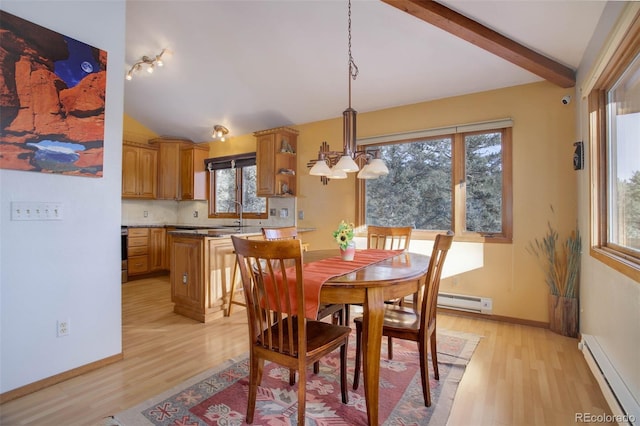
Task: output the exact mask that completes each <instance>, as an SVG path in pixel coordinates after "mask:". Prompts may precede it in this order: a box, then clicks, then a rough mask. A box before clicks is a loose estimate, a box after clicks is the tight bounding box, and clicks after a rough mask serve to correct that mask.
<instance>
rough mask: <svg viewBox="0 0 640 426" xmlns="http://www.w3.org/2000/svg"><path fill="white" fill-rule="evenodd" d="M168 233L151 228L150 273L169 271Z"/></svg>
mask: <svg viewBox="0 0 640 426" xmlns="http://www.w3.org/2000/svg"><path fill="white" fill-rule="evenodd" d="M166 247H167V231H166V230H165V229H164V228H149V272H155V271H161V270H163V269H168V265H167V263H166Z"/></svg>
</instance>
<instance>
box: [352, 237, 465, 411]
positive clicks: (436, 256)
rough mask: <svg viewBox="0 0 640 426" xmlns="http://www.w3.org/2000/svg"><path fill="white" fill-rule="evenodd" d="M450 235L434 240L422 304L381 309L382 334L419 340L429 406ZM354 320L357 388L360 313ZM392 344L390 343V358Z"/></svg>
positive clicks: (436, 354)
mask: <svg viewBox="0 0 640 426" xmlns="http://www.w3.org/2000/svg"><path fill="white" fill-rule="evenodd" d="M452 241H453V235H449V234H447V235H444V234H439V235H437V236H436V240H435V242H434V243H433V250H432V252H431V259H430V261H429V269H428V270H427V273H426V274H425V276H424V280H423V282H422V285H421V296H422V297H421V298H420V299H422V300H421V308H420V310H419V311H418V310H415V309H413V308H409V307H405V306H398V305H387V306H386V309H385V313H384V323H383V326H382V335H383V336H387V337H393V338H396V339H404V340H411V341H414V342H417V343H418V352H419V356H420V376H421V378H422V393H423V394H424V404H425V405H426V406H427V407H430V406H431V392H430V390H429V373H428V368H427V357H428V353H429V347H428V344H429V342H430V343H431V361H432V363H433V375H434V377H435V379H436V380H439V379H440V375H439V373H438V353H437V351H436V306H437V303H438V289H439V288H440V276H441V275H442V267H443V265H444V260H445V258H446V257H447V252H448V251H449V248H450V247H451V243H452ZM353 321H354V322H355V324H356V362H355V372H354V375H353V388H354V389H357V388H358V384H359V381H360V362H361V361H360V358H361V356H362V354H361V352H362V349H361V347H362V317H358V318H355V319H354V320H353ZM391 348H392V345H389V359H392V358H393V351H392V349H391Z"/></svg>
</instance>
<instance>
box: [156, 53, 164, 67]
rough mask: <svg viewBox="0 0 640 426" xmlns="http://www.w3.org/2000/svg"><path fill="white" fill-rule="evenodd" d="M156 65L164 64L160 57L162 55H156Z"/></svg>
mask: <svg viewBox="0 0 640 426" xmlns="http://www.w3.org/2000/svg"><path fill="white" fill-rule="evenodd" d="M156 65H157V66H159V67H161V66H163V65H164V62H162V59H161V58H160V55H158V56H156Z"/></svg>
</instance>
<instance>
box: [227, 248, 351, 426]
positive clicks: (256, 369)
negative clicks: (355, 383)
mask: <svg viewBox="0 0 640 426" xmlns="http://www.w3.org/2000/svg"><path fill="white" fill-rule="evenodd" d="M231 240H232V241H233V246H234V248H235V251H236V256H237V259H238V265H239V269H240V275H241V277H242V280H241V281H242V286H243V289H244V296H245V301H246V305H247V309H246V311H247V320H248V325H249V363H250V367H249V397H248V401H247V416H246V421H247V423H251V422H252V421H253V415H254V412H255V405H256V395H257V391H258V386H259V384H260V383H261V381H262V372H263V368H264V362H265V360H267V361H271V362H275V363H277V364H280V365H282V366H283V367H285V368H288V369H289V370H290V371H291V370H294V371H297V372H298V375H299V381H298V424H299V425H304V424H305V421H304V418H305V402H306V385H307V367H308V366H310V365H311V364H313V363H315V362H316V361H318V360H320V359H321V358H322V357H323V356H325V355H327V354H329V353H331V352H333V351H334V350H336V349H338V348H340V385H341V393H342V402H343V403H345V404H346V403H347V402H348V393H347V377H346V376H347V346H348V342H349V333H350V331H351V330H350V329H349V328H348V327H344V326H341V325H336V324H330V323H327V322H324V321H317V320H309V319H307V318H305V315H304V311H305V307H304V302H303V301H304V293H305V289H304V282H303V276H302V268H303V266H302V249H301V245H300V240H298V239H289V240H277V241H261V240H248V239H244V238H238V237H236V236H231ZM294 277H295V291H292V290H290V286H289V284H288V279H289V278H291V279H293V278H294ZM269 294H272V295H275V296H273V297H269V296H267V295H269ZM280 296H282V297H280ZM292 300H295V301H302V302H301V303H297V308H295V309H294V308H293V307H292Z"/></svg>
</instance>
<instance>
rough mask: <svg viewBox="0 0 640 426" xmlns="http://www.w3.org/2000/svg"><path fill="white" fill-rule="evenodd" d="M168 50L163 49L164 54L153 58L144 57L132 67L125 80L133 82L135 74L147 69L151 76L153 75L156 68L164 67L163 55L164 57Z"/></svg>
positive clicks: (161, 53)
mask: <svg viewBox="0 0 640 426" xmlns="http://www.w3.org/2000/svg"><path fill="white" fill-rule="evenodd" d="M166 50H167V49H162V52H160V53H159V54H158V55H156V56H153V57H149V56H143V57H142V59H140V60H139V61H138V62H136V63H135V64H133V65H132V66H131V68H130V69H129V71H128V72H127V75H126V77H125V78H126V79H127V80H132V79H133V74H134V73H136V72H138V71H140V70H142V69H143V68H144V69H146V70H147V72H148V73H149V74H152V73H153V71H154V70H155V68H156V67H162V66H163V65H164V62H163V60H162V55H164V53H165V52H166Z"/></svg>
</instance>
